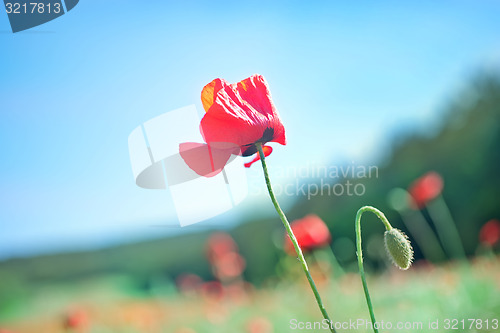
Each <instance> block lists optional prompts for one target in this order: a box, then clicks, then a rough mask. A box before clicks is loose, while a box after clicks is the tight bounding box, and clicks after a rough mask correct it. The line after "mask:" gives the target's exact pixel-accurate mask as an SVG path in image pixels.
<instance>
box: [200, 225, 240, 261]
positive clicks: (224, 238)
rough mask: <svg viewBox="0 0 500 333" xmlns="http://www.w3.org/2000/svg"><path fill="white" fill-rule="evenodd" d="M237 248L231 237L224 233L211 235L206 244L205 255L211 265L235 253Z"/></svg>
mask: <svg viewBox="0 0 500 333" xmlns="http://www.w3.org/2000/svg"><path fill="white" fill-rule="evenodd" d="M237 251H238V246H237V245H236V242H235V241H234V240H233V237H231V235H229V234H226V233H224V232H217V233H215V234H212V235H211V236H210V238H209V239H208V242H207V247H206V253H207V257H208V260H209V261H210V262H211V263H214V262H216V261H217V260H218V259H219V258H221V257H223V256H224V255H226V254H227V253H231V252H237Z"/></svg>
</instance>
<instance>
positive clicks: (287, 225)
mask: <svg viewBox="0 0 500 333" xmlns="http://www.w3.org/2000/svg"><path fill="white" fill-rule="evenodd" d="M255 145H256V146H257V150H258V151H259V156H260V160H261V162H262V169H264V178H265V179H266V185H267V190H268V192H269V196H270V197H271V201H272V202H273V205H274V208H275V209H276V212H278V215H279V217H280V219H281V221H282V222H283V225H284V226H285V229H286V232H287V233H288V236H289V237H290V240H291V241H292V244H293V247H294V248H295V252H296V253H297V258H298V259H299V261H300V263H301V264H302V269H303V270H304V273H305V274H306V277H307V281H309V285H310V286H311V289H312V291H313V293H314V297H315V298H316V302H317V303H318V306H319V310H320V311H321V314H322V315H323V318H325V319H326V320H327V321H328V324H329V325H328V326H329V328H330V331H331V332H332V333H336V331H335V329H334V328H333V322H332V320H331V319H330V317H329V316H328V313H327V312H326V309H325V306H324V305H323V301H322V300H321V296H320V295H319V292H318V289H317V288H316V284H315V283H314V280H313V278H312V276H311V273H309V268H308V267H307V263H306V260H305V258H304V255H303V254H302V250H301V249H300V246H299V243H298V242H297V238H295V235H294V234H293V231H292V228H291V227H290V223H288V220H287V218H286V216H285V213H283V211H282V210H281V208H280V205H279V203H278V200H276V196H275V195H274V191H273V188H272V186H271V181H270V180H269V174H268V172H267V165H266V160H265V158H266V157H265V156H264V151H263V150H262V144H261V143H260V142H258V143H256V144H255Z"/></svg>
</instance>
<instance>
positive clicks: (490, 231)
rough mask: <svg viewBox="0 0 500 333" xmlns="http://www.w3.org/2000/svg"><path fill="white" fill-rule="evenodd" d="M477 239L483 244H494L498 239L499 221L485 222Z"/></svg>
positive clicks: (499, 235)
mask: <svg viewBox="0 0 500 333" xmlns="http://www.w3.org/2000/svg"><path fill="white" fill-rule="evenodd" d="M479 241H480V242H481V243H483V244H485V245H489V246H495V245H496V244H497V243H498V241H500V221H498V220H489V221H488V222H486V223H485V224H484V225H483V227H482V228H481V231H480V232H479Z"/></svg>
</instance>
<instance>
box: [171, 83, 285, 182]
mask: <svg viewBox="0 0 500 333" xmlns="http://www.w3.org/2000/svg"><path fill="white" fill-rule="evenodd" d="M201 101H202V103H203V108H204V109H205V111H206V114H205V116H204V117H203V119H202V120H201V123H200V131H201V134H202V136H203V139H204V140H205V142H206V143H207V144H206V145H205V144H197V143H192V142H187V143H182V144H181V145H180V147H179V151H180V154H181V156H182V158H183V159H184V161H185V162H186V163H187V164H188V165H189V167H190V168H191V169H193V170H194V171H195V172H196V173H198V174H199V175H203V176H206V177H211V176H214V175H216V174H218V173H219V172H220V171H221V170H222V169H223V168H224V166H225V164H226V163H227V161H228V160H229V158H230V157H231V155H242V156H251V155H253V154H255V153H257V146H256V143H261V144H265V143H267V142H278V143H280V144H282V145H285V144H286V138H285V128H284V126H283V123H282V122H281V120H280V117H279V114H278V112H277V111H276V108H275V106H274V104H273V101H272V99H271V92H270V91H269V86H268V85H267V82H266V80H265V79H264V77H263V76H262V75H257V74H256V75H252V76H251V77H249V78H247V79H245V80H243V81H240V82H238V83H234V84H229V83H227V82H226V81H225V80H223V79H215V80H213V81H212V82H210V83H209V84H207V85H206V86H205V87H204V88H203V90H202V92H201ZM266 149H267V153H268V155H269V154H270V153H271V151H272V150H270V149H269V148H266ZM258 160H259V158H254V160H253V161H252V162H250V163H247V164H246V166H247V167H249V166H250V165H251V164H252V163H254V162H256V161H258Z"/></svg>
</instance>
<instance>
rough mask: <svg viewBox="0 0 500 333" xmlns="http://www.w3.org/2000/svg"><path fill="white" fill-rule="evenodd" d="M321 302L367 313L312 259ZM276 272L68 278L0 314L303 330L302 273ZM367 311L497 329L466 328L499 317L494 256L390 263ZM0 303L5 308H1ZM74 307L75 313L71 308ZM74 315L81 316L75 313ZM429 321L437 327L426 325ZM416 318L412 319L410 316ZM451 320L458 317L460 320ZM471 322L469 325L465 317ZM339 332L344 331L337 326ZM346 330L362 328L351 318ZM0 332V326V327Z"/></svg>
mask: <svg viewBox="0 0 500 333" xmlns="http://www.w3.org/2000/svg"><path fill="white" fill-rule="evenodd" d="M312 270H313V275H314V277H315V279H316V280H317V282H318V285H319V288H320V291H321V293H322V295H323V298H324V301H325V304H326V307H327V309H328V311H329V312H330V314H331V316H332V319H333V320H334V321H335V322H341V323H343V322H346V323H348V322H349V321H350V320H351V321H357V320H358V319H363V320H368V318H369V317H368V311H367V308H366V304H365V303H364V295H363V291H362V287H361V282H360V278H359V276H358V275H357V274H355V273H347V274H345V275H343V276H341V277H339V278H333V277H332V276H331V275H329V274H328V276H327V275H325V274H324V272H321V270H320V269H319V267H318V266H313V267H312ZM287 276H289V277H292V278H285V279H284V280H274V281H269V282H268V283H267V285H266V286H265V287H262V288H257V289H256V288H254V287H251V286H248V285H246V286H243V287H242V288H235V287H234V286H233V287H232V288H226V289H222V290H217V291H216V292H207V291H202V290H201V291H200V290H199V291H194V290H193V291H192V292H185V293H180V292H177V291H176V289H175V288H174V286H173V285H171V283H170V282H169V281H156V286H155V287H154V288H152V289H151V291H150V292H148V293H138V292H136V291H134V290H133V289H132V288H130V281H127V278H126V277H120V276H109V277H108V278H105V279H104V278H103V279H99V280H95V281H87V282H86V283H82V284H80V285H78V286H77V287H75V286H69V285H68V286H64V285H54V286H47V287H46V288H44V289H43V290H40V291H39V292H38V293H37V294H36V295H31V296H30V297H28V298H26V299H25V300H24V301H23V304H22V306H20V307H19V308H18V309H17V310H13V309H12V311H10V313H9V314H7V313H5V311H2V315H3V316H2V321H1V322H2V325H1V327H2V328H4V329H8V332H26V333H30V332H37V333H39V332H66V331H68V332H69V331H75V332H96V333H97V332H179V333H181V332H200V333H205V332H206V333H212V332H213V333H225V332H228V333H230V332H252V333H254V332H261V333H266V332H292V331H297V332H301V331H302V332H306V331H309V332H311V331H325V332H327V330H322V329H316V330H311V329H309V330H308V329H303V330H301V329H295V330H294V329H293V327H295V326H294V324H293V325H292V321H293V320H294V319H296V320H297V323H298V322H315V321H316V322H318V321H320V320H321V316H320V312H319V310H318V309H317V307H316V304H315V302H314V299H313V295H312V293H311V291H310V290H309V289H308V286H307V284H306V280H305V278H301V275H300V274H299V272H289V274H287ZM368 283H369V286H370V289H371V295H372V300H373V304H374V307H375V314H376V316H377V320H378V321H380V322H382V321H384V322H385V323H386V325H387V322H390V323H391V324H392V325H394V326H396V325H397V323H398V322H402V323H405V324H407V325H417V326H414V327H415V328H413V329H396V328H395V327H394V328H393V329H392V330H388V329H386V330H381V331H398V332H403V331H404V332H430V331H432V332H449V331H453V330H446V329H445V328H444V325H445V319H458V320H462V319H465V321H466V326H467V327H466V329H459V330H454V331H459V332H498V330H499V329H496V330H495V329H493V328H491V327H490V329H487V328H486V327H483V328H482V329H476V328H472V329H469V327H468V325H470V322H469V321H468V320H469V319H481V320H483V325H485V324H484V323H485V321H486V320H489V322H490V325H491V323H492V322H491V320H493V319H500V258H498V257H497V258H494V257H478V258H475V259H473V260H471V261H470V262H469V263H448V264H446V265H441V266H432V265H430V264H426V263H417V265H415V266H414V267H412V268H411V269H410V270H409V271H401V270H398V269H396V268H394V269H390V270H389V271H387V272H386V273H384V274H380V275H370V276H369V279H368ZM3 310H5V309H3ZM75 311H76V312H75ZM71 312H73V315H76V316H81V317H82V318H83V319H82V323H81V325H80V326H79V328H77V329H73V330H67V329H65V321H66V320H67V319H65V318H66V316H67V315H68V313H71ZM80 319H81V318H80ZM436 320H438V323H439V329H437V330H434V329H430V328H429V326H428V325H429V322H435V321H436ZM420 324H421V325H423V326H422V327H421V328H420V327H419V326H418V325H420ZM460 325H461V324H460ZM474 325H475V324H474ZM339 331H343V332H347V331H353V330H349V329H341V330H339ZM354 331H356V332H370V331H371V330H367V329H365V327H362V328H359V327H357V329H356V330H354ZM2 332H3V331H2Z"/></svg>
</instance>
